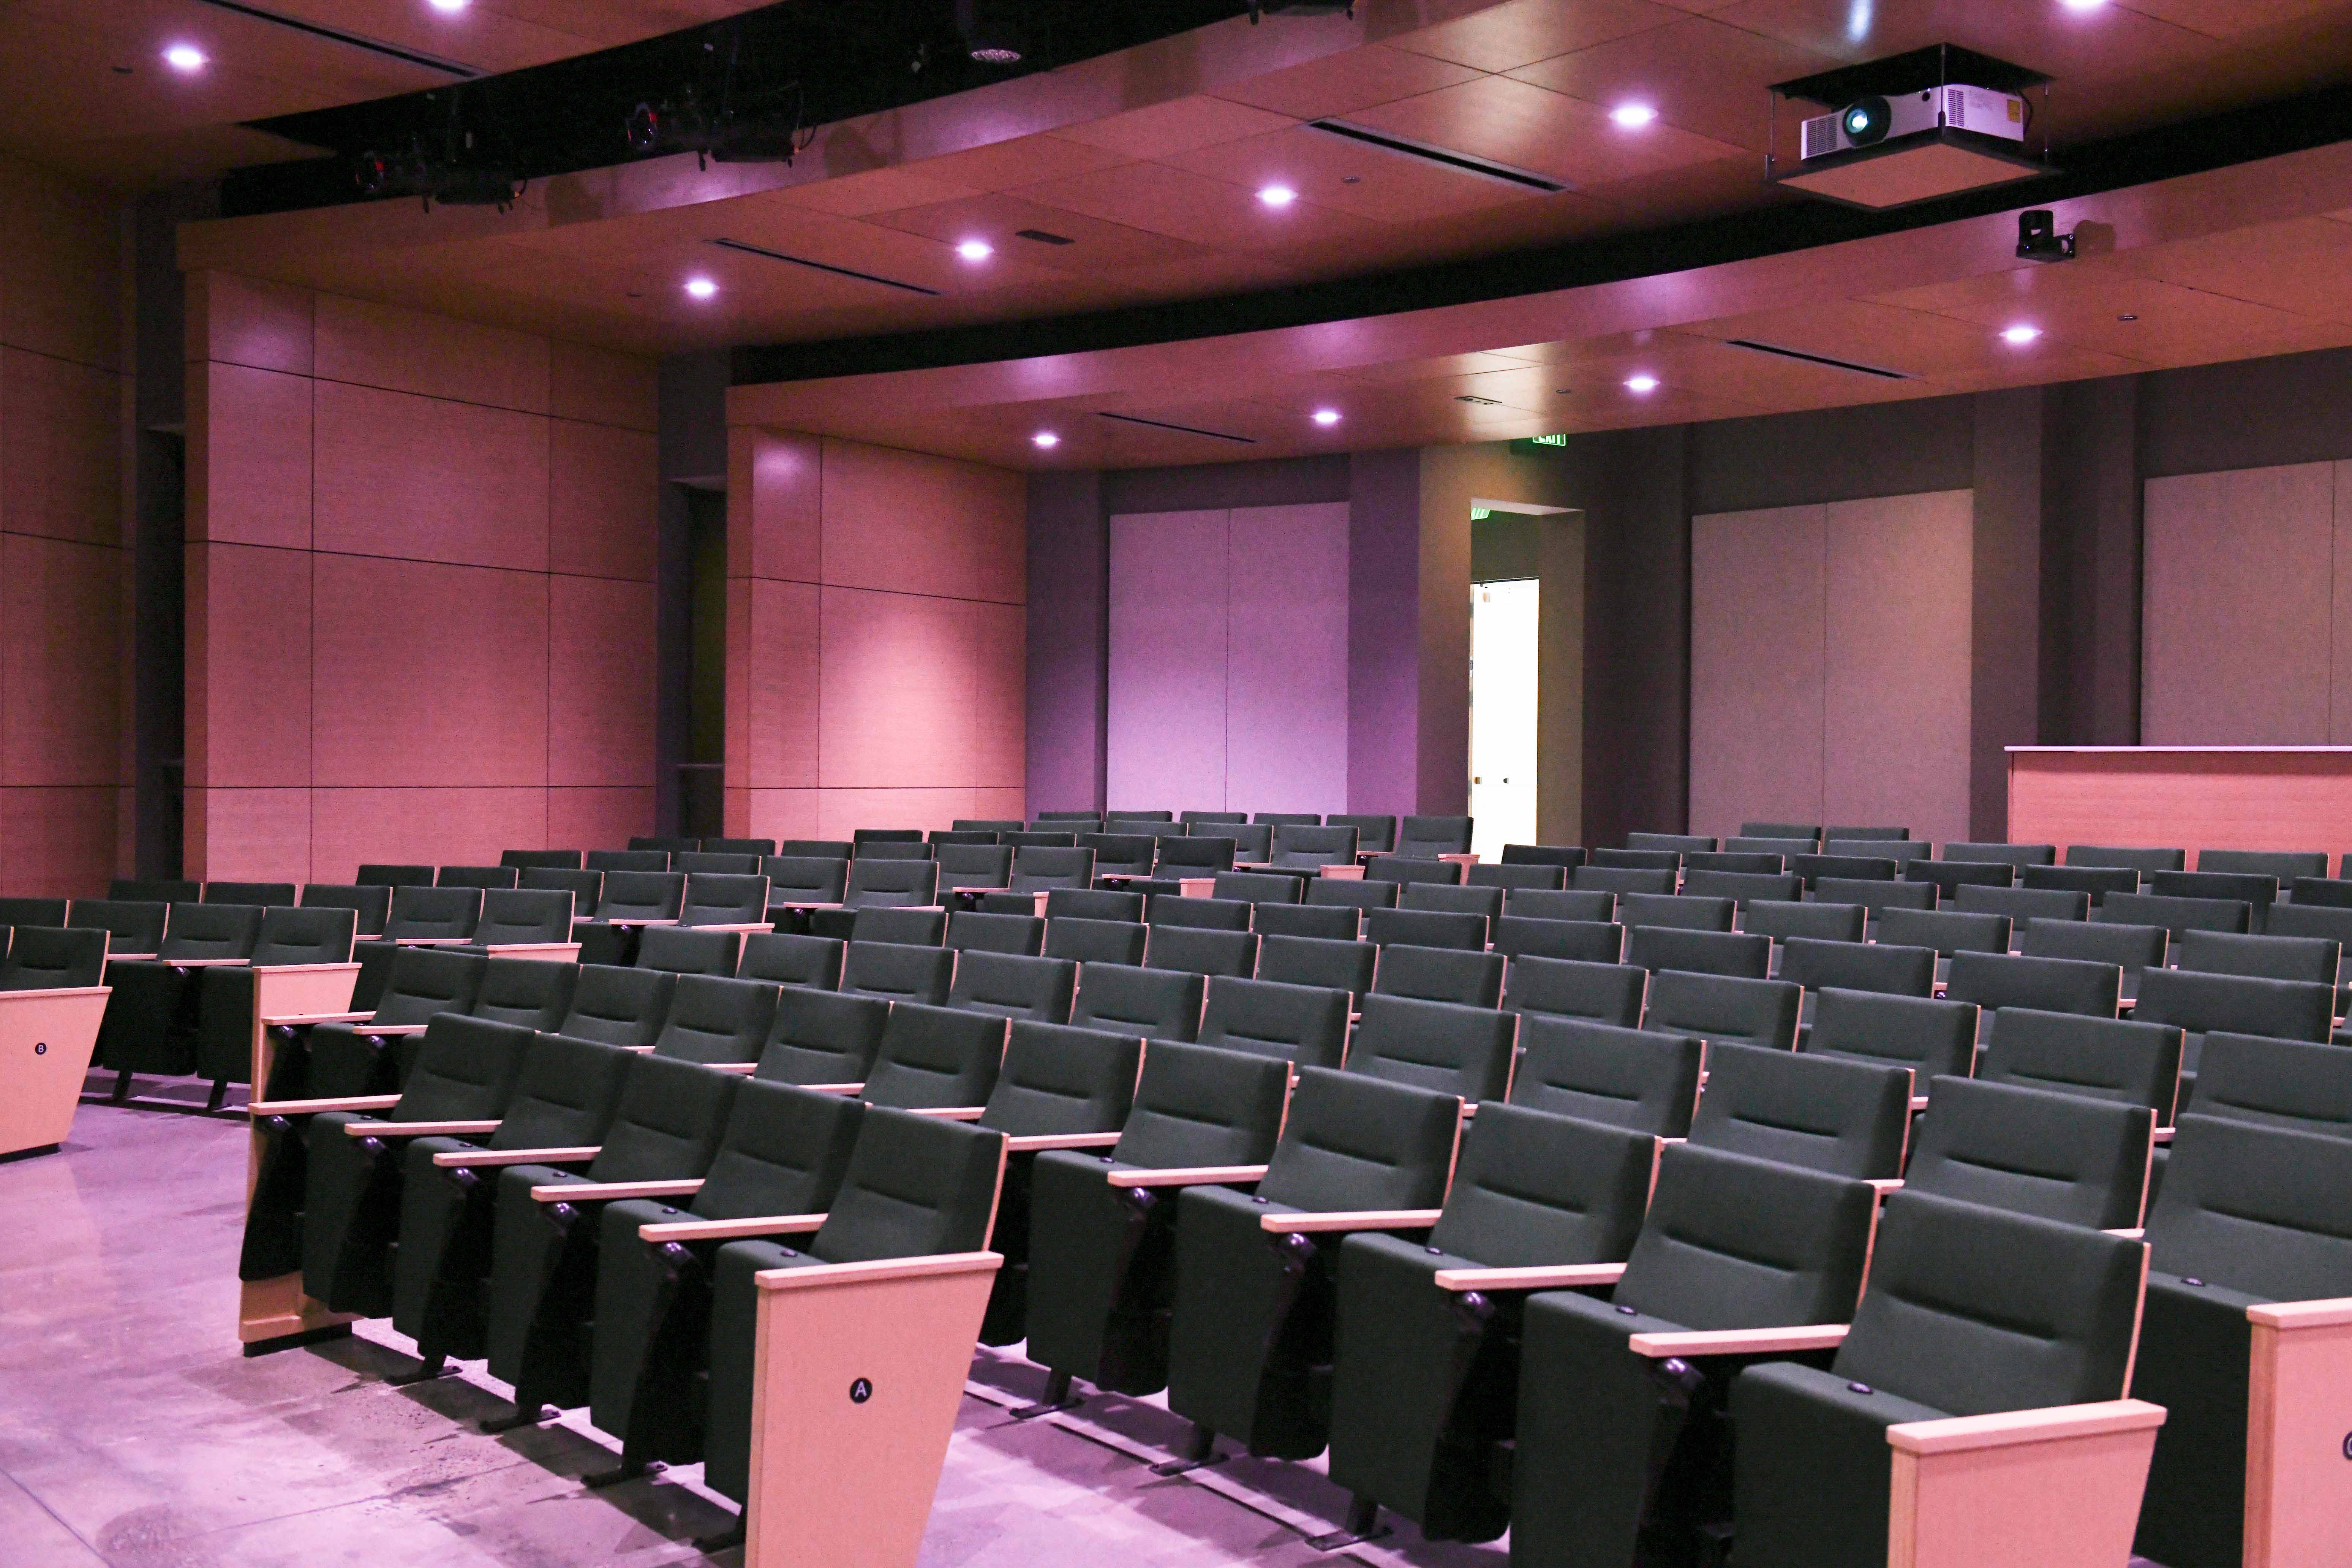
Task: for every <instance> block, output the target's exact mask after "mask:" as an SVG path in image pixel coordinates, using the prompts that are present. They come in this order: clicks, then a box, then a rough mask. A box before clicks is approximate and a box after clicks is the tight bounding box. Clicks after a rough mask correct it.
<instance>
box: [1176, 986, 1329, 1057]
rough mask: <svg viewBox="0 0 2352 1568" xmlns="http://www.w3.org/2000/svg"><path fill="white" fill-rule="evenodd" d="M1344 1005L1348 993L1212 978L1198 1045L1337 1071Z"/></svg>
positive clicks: (1327, 989)
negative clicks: (1250, 1053) (1277, 1058)
mask: <svg viewBox="0 0 2352 1568" xmlns="http://www.w3.org/2000/svg"><path fill="white" fill-rule="evenodd" d="M1348 1013H1349V994H1348V993H1347V992H1346V991H1344V990H1339V989H1335V988H1332V987H1328V986H1322V985H1294V984H1286V983H1285V982H1282V981H1276V980H1236V979H1215V980H1212V981H1211V982H1210V983H1209V1000H1208V1005H1207V1006H1206V1007H1205V1008H1204V1009H1203V1010H1202V1015H1201V1029H1200V1035H1199V1038H1198V1043H1199V1044H1201V1045H1203V1046H1222V1047H1224V1048H1225V1049H1227V1050H1235V1051H1250V1052H1255V1053H1256V1054H1259V1055H1263V1056H1270V1057H1279V1058H1283V1059H1284V1060H1286V1061H1292V1062H1297V1064H1298V1065H1299V1066H1301V1067H1321V1068H1336V1067H1338V1066H1339V1062H1340V1058H1341V1055H1342V1054H1343V1053H1344V1052H1345V1050H1346V1048H1347V1043H1348Z"/></svg>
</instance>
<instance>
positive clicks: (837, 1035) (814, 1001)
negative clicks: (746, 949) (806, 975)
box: [752, 985, 890, 1083]
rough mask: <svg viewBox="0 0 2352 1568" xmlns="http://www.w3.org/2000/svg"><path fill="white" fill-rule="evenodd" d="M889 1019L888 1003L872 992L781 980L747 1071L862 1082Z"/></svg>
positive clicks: (800, 1079)
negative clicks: (756, 1062)
mask: <svg viewBox="0 0 2352 1568" xmlns="http://www.w3.org/2000/svg"><path fill="white" fill-rule="evenodd" d="M889 1022H890V1004H889V1003H887V1002H886V1001H884V1000H882V999H881V998H880V997H878V996H845V995H843V994H840V993H839V992H837V991H820V990H817V989H816V988H815V987H814V986H807V985H787V986H784V987H783V988H782V989H781V990H780V991H778V992H777V993H776V1007H775V1013H774V1015H773V1017H772V1021H771V1022H770V1024H769V1026H768V1038H767V1042H766V1044H765V1045H763V1046H762V1047H761V1050H760V1066H759V1068H758V1069H757V1070H756V1071H755V1072H754V1073H753V1074H752V1076H753V1077H754V1078H762V1079H772V1080H774V1081H777V1082H780V1083H863V1082H865V1081H866V1073H867V1072H868V1071H870V1070H871V1069H872V1068H873V1066H874V1053H875V1052H876V1051H877V1050H879V1049H880V1048H881V1047H882V1030H883V1028H884V1027H885V1026H887V1024H888V1023H889Z"/></svg>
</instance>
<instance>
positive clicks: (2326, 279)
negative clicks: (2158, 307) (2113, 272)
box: [2119, 217, 2352, 321]
mask: <svg viewBox="0 0 2352 1568" xmlns="http://www.w3.org/2000/svg"><path fill="white" fill-rule="evenodd" d="M2119 259H2121V260H2122V261H2123V262H2124V264H2125V265H2126V266H2129V267H2130V268H2133V269H2135V270H2137V271H2140V272H2144V273H2147V275H2148V276H2150V277H2153V278H2160V279H2164V280H2165V281H2166V282H2168V283H2179V284H2181V285H2183V286H2185V287H2187V288H2190V289H2204V290H2205V291H2207V292H2208V293H2212V294H2221V295H2226V296H2227V297H2229V298H2231V299H2232V300H2252V301H2253V302H2254V303H2255V304H2258V305H2270V306H2274V307H2276V308H2277V309H2279V310H2294V311H2297V312H2300V313H2302V314H2304V315H2308V316H2315V317H2319V318H2321V319H2324V320H2327V321H2352V226H2347V225H2345V224H2340V223H2335V222H2332V221H2330V220H2329V219H2327V218H2325V217H2309V218H2297V219H2295V220H2294V221H2293V222H2289V223H2273V224H2263V225H2262V226H2259V227H2255V228H2247V229H2241V230H2238V231H2237V232H2235V233H2228V234H2216V235H2209V236H2206V237H2203V238H2200V239H2183V240H2175V241H2174V242H2173V243H2171V244H2169V245H2159V246H2154V247H2149V248H2147V249H2144V250H2139V251H2135V252H2133V253H2132V254H2131V255H2130V256H2129V257H2127V258H2119Z"/></svg>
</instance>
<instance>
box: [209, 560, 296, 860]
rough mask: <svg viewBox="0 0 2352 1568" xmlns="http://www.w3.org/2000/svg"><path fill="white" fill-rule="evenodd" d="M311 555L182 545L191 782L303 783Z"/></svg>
mask: <svg viewBox="0 0 2352 1568" xmlns="http://www.w3.org/2000/svg"><path fill="white" fill-rule="evenodd" d="M310 560H311V558H310V553H309V552H307V551H299V550H259V549H255V548H252V547H250V546H247V545H239V544H196V545H191V546H190V547H189V549H188V567H187V638H188V646H187V669H188V672H189V676H190V679H188V680H187V682H186V686H187V697H186V714H187V728H186V737H185V741H186V745H185V751H186V757H187V770H188V784H189V787H190V788H193V789H202V788H205V787H211V788H215V789H222V788H255V787H283V788H300V789H308V788H309V787H310V701H311V698H310ZM224 875H226V873H224Z"/></svg>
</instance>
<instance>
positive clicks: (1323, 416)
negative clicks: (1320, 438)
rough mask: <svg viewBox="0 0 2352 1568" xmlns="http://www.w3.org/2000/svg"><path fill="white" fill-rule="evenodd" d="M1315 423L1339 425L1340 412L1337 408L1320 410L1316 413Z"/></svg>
mask: <svg viewBox="0 0 2352 1568" xmlns="http://www.w3.org/2000/svg"><path fill="white" fill-rule="evenodd" d="M1315 423H1317V424H1318V425H1337V424H1338V423H1339V410H1338V409H1336V408H1318V409H1317V410H1316V411H1315Z"/></svg>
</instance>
